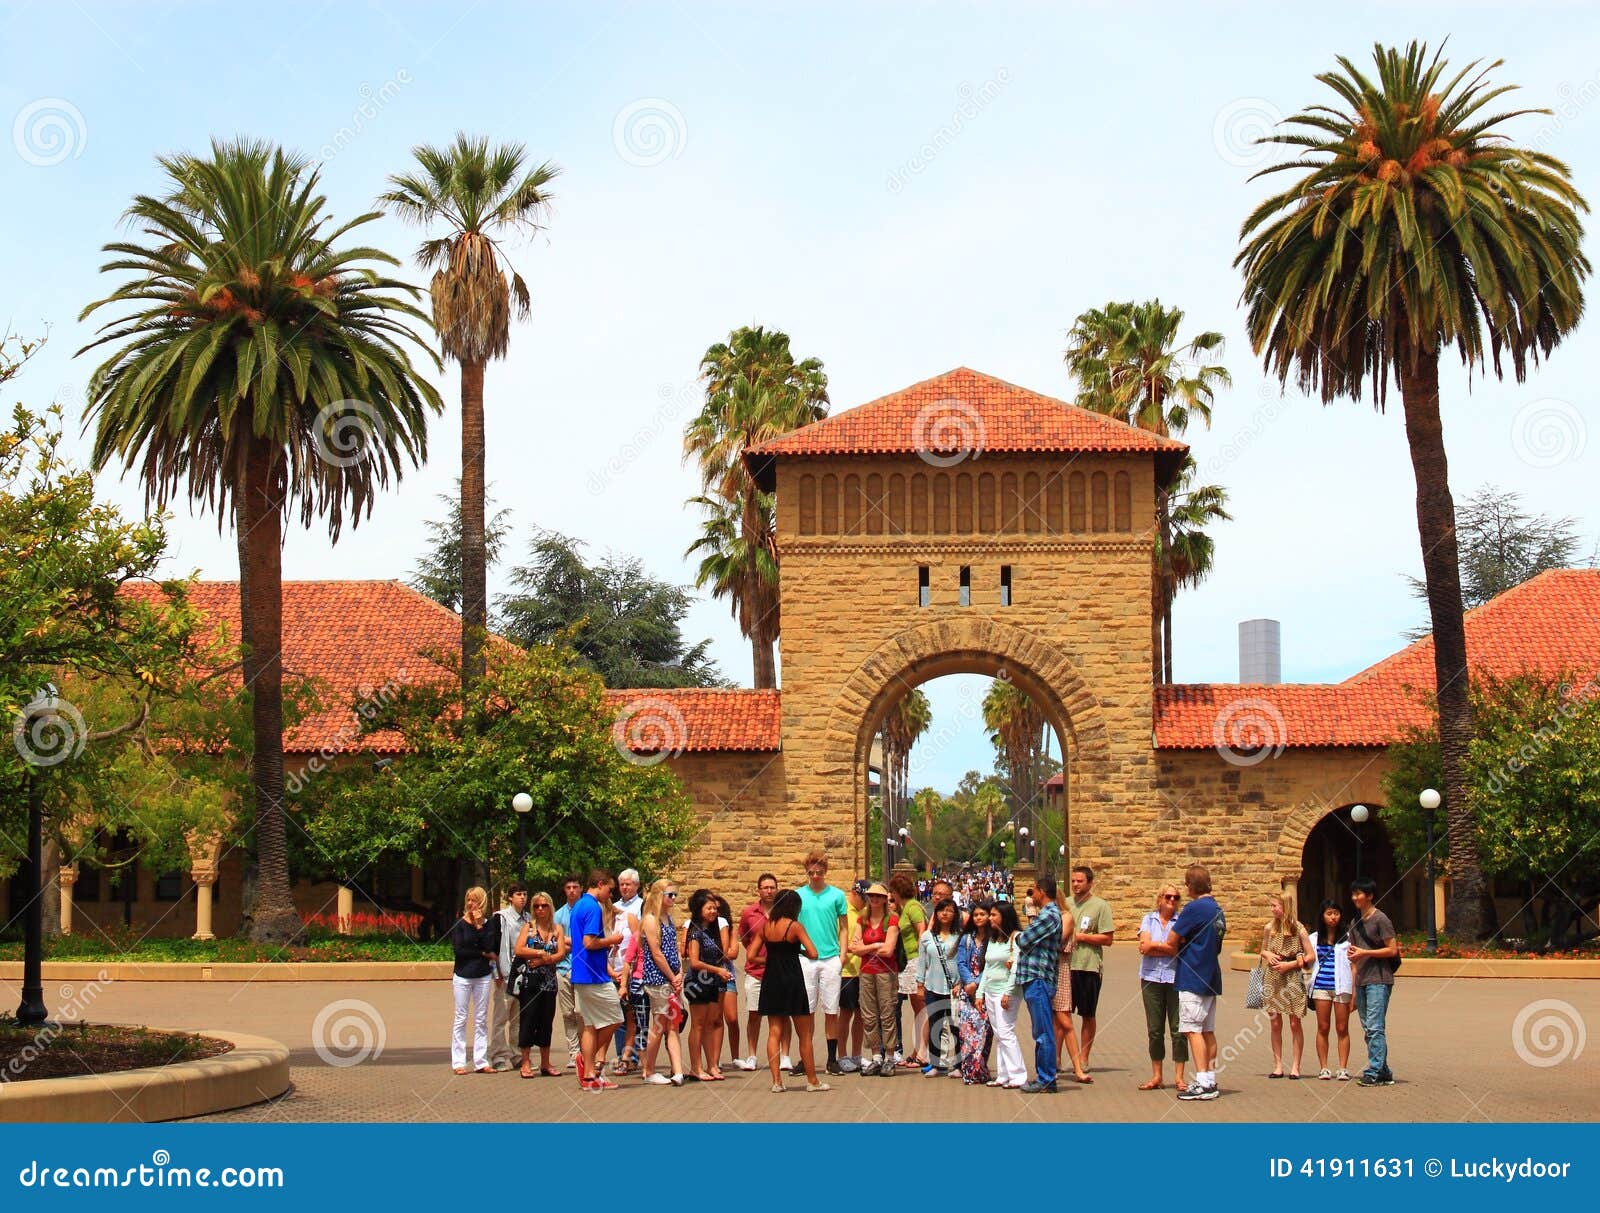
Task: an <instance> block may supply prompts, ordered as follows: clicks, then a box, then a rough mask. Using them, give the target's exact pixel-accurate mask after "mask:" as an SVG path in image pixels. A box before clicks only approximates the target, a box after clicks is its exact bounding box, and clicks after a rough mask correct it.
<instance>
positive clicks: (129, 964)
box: [0, 960, 454, 981]
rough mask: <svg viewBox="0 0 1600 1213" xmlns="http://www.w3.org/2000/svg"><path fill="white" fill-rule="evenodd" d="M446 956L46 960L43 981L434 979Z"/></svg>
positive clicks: (1, 977)
mask: <svg viewBox="0 0 1600 1213" xmlns="http://www.w3.org/2000/svg"><path fill="white" fill-rule="evenodd" d="M453 971H454V966H453V965H452V964H451V962H450V961H448V960H392V961H378V960H348V961H336V960H307V961H282V962H276V961H273V962H267V963H263V964H245V963H240V962H237V961H228V962H226V963H223V962H218V963H216V964H207V963H205V962H203V961H161V962H150V963H141V962H138V961H94V960H47V961H45V963H44V966H43V980H45V981H439V980H444V979H447V978H449V976H450V974H451V973H452V972H453ZM21 980H22V962H21V961H20V960H6V961H0V981H21Z"/></svg>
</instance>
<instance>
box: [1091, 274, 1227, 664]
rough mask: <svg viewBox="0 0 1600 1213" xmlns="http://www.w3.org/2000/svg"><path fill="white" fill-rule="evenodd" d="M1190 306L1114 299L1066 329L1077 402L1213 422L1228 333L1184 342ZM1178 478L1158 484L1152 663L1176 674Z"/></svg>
mask: <svg viewBox="0 0 1600 1213" xmlns="http://www.w3.org/2000/svg"><path fill="white" fill-rule="evenodd" d="M1182 324H1183V312H1182V311H1181V310H1180V309H1178V308H1169V307H1163V306H1162V305H1161V300H1159V299H1151V300H1148V301H1146V302H1144V303H1131V302H1124V303H1116V302H1113V303H1108V304H1106V305H1105V306H1104V307H1099V308H1091V309H1089V310H1088V311H1086V312H1084V313H1083V314H1082V315H1080V316H1079V317H1078V319H1077V320H1076V321H1075V322H1074V323H1073V326H1072V330H1071V332H1069V333H1068V334H1067V351H1066V363H1067V369H1068V370H1069V371H1070V372H1071V374H1072V376H1073V378H1074V379H1076V380H1077V382H1078V403H1079V404H1080V405H1082V406H1083V407H1084V408H1087V409H1092V410H1094V411H1095V412H1097V413H1103V414H1105V415H1106V416H1108V417H1115V418H1117V419H1118V420H1120V421H1125V422H1127V423H1128V424H1129V425H1133V426H1137V427H1138V428H1140V429H1142V430H1149V431H1151V432H1152V433H1156V434H1160V435H1161V436H1162V437H1164V438H1165V437H1178V436H1181V435H1182V434H1183V433H1184V431H1185V430H1187V429H1188V428H1189V422H1190V421H1191V420H1192V419H1193V418H1196V417H1198V418H1199V419H1200V420H1201V421H1202V422H1204V423H1205V425H1206V427H1207V428H1208V429H1209V428H1210V426H1211V406H1212V404H1213V403H1214V402H1215V400H1216V394H1217V392H1218V391H1219V390H1220V389H1222V388H1226V387H1228V386H1230V385H1231V384H1232V382H1233V380H1232V378H1231V376H1229V374H1228V370H1227V368H1226V367H1224V366H1222V365H1221V364H1219V363H1208V362H1207V361H1206V359H1207V358H1209V357H1212V356H1214V355H1220V353H1221V351H1222V344H1223V342H1222V334H1221V333H1215V332H1206V333H1200V334H1198V335H1196V336H1194V337H1192V338H1190V340H1189V341H1188V342H1187V343H1186V344H1183V345H1179V344H1178V340H1179V338H1178V330H1179V328H1180V327H1181V326H1182ZM1172 542H1173V537H1172V501H1171V486H1163V485H1157V486H1156V553H1155V561H1156V578H1155V585H1154V587H1153V589H1152V601H1151V621H1150V655H1151V670H1152V674H1153V676H1154V678H1155V680H1156V681H1158V682H1171V681H1172V637H1171V635H1170V631H1171V629H1170V627H1169V626H1168V621H1170V619H1171V617H1172V595H1173V593H1174V591H1175V588H1176V586H1177V585H1178V584H1179V582H1178V579H1177V578H1176V577H1174V576H1173V571H1172V557H1171V553H1172Z"/></svg>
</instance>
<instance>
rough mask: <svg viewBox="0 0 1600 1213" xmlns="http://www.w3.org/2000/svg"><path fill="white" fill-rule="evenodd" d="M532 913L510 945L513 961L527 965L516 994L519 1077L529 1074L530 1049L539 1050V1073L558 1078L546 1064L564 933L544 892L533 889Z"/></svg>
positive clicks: (565, 947)
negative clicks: (557, 971)
mask: <svg viewBox="0 0 1600 1213" xmlns="http://www.w3.org/2000/svg"><path fill="white" fill-rule="evenodd" d="M530 905H531V907H532V910H533V917H532V918H531V919H529V920H528V921H527V922H525V923H523V924H522V929H521V931H519V932H518V934H517V939H516V942H515V943H514V944H513V945H512V955H513V956H515V957H516V961H514V962H513V974H515V965H516V962H518V961H520V962H521V964H522V965H523V966H524V967H525V968H526V969H527V974H526V976H525V977H524V978H523V979H522V988H521V989H520V991H519V992H518V994H517V1000H518V1003H519V1014H518V1016H517V1047H518V1048H519V1049H521V1050H522V1077H524V1078H532V1077H533V1058H532V1054H533V1050H534V1048H535V1047H537V1048H538V1050H539V1073H541V1074H543V1075H544V1076H545V1077H546V1078H559V1077H561V1071H560V1070H557V1069H556V1068H554V1067H553V1066H552V1065H551V1064H550V1027H551V1024H552V1023H553V1022H554V1020H555V1014H556V965H558V964H560V963H561V961H563V960H564V959H566V956H567V953H568V950H569V949H568V945H567V933H566V932H565V931H563V930H562V929H561V924H560V923H559V922H557V921H556V914H555V903H554V901H552V900H551V898H550V894H548V893H542V892H541V893H535V894H534V895H533V901H532V902H531V903H530Z"/></svg>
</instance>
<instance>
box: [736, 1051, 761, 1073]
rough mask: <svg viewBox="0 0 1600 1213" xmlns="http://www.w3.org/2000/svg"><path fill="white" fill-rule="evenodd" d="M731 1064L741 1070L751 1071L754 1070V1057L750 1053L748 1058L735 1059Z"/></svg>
mask: <svg viewBox="0 0 1600 1213" xmlns="http://www.w3.org/2000/svg"><path fill="white" fill-rule="evenodd" d="M733 1064H734V1065H736V1066H738V1067H739V1069H741V1070H753V1069H755V1068H756V1056H755V1054H754V1053H752V1054H751V1055H750V1056H749V1057H736V1058H734V1060H733Z"/></svg>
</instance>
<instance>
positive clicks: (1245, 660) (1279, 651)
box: [1239, 619, 1283, 685]
mask: <svg viewBox="0 0 1600 1213" xmlns="http://www.w3.org/2000/svg"><path fill="white" fill-rule="evenodd" d="M1239 681H1240V682H1244V683H1255V684H1269V685H1270V684H1275V683H1279V682H1282V681H1283V643H1282V639H1281V637H1280V634H1279V630H1278V621H1277V620H1276V619H1246V620H1245V621H1244V622H1243V623H1241V624H1240V625H1239Z"/></svg>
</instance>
